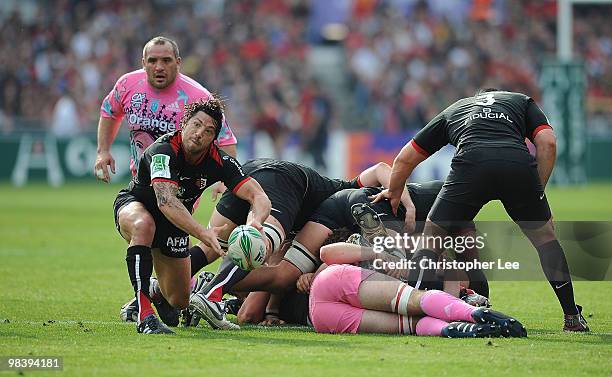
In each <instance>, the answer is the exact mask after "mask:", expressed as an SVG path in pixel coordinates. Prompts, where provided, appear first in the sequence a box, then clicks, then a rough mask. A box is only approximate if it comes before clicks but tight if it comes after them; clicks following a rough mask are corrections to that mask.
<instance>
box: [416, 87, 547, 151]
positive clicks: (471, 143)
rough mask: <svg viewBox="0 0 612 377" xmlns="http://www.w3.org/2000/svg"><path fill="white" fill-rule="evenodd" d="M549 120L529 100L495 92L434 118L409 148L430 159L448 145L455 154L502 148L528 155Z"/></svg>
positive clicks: (463, 102) (463, 101)
mask: <svg viewBox="0 0 612 377" xmlns="http://www.w3.org/2000/svg"><path fill="white" fill-rule="evenodd" d="M545 128H551V127H550V125H549V122H548V119H547V118H546V116H545V115H544V113H543V112H542V110H541V109H540V108H539V107H538V105H537V104H536V103H535V102H534V100H533V99H532V98H531V97H528V96H526V95H524V94H521V93H514V92H504V91H494V92H484V93H481V94H478V95H476V96H474V97H467V98H463V99H460V100H459V101H457V102H455V103H453V104H452V105H450V106H449V107H448V108H446V109H445V110H444V111H442V112H441V113H439V114H438V115H436V116H435V117H434V118H433V119H432V120H431V121H430V122H429V123H428V124H427V125H426V126H425V127H424V128H423V129H421V130H420V131H419V132H418V133H417V134H416V136H415V137H414V138H413V139H412V141H411V144H412V145H413V146H414V147H415V148H416V149H417V150H418V151H419V152H420V153H422V154H424V155H426V156H429V155H431V154H433V153H435V152H436V151H438V150H439V149H440V148H442V147H443V146H445V145H447V144H451V145H453V146H455V147H456V148H457V154H459V153H461V152H463V151H467V150H470V149H473V148H480V147H491V148H496V147H502V148H507V147H510V148H518V149H521V150H524V151H528V149H527V146H526V145H525V138H526V137H527V138H529V139H530V140H531V141H533V139H534V138H535V135H536V134H537V133H538V132H539V131H541V130H542V129H545Z"/></svg>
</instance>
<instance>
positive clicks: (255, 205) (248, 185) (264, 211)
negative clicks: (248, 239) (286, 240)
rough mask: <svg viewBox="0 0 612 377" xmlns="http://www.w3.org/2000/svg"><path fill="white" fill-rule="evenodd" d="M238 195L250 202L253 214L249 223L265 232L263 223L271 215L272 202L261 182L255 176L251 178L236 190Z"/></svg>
mask: <svg viewBox="0 0 612 377" xmlns="http://www.w3.org/2000/svg"><path fill="white" fill-rule="evenodd" d="M236 196H238V197H239V198H240V199H243V200H246V201H247V202H249V204H250V205H251V212H252V215H251V219H250V222H249V224H248V225H252V226H253V227H255V228H256V229H257V230H259V232H261V233H262V234H263V227H262V224H263V223H264V222H265V220H266V219H267V218H268V216H270V210H271V209H272V204H271V203H270V199H268V195H266V193H265V192H264V190H263V188H261V186H260V185H259V182H257V181H256V180H255V179H253V178H251V179H249V180H248V181H246V182H245V183H244V184H243V185H242V186H240V188H239V189H238V191H236ZM264 239H265V237H264Z"/></svg>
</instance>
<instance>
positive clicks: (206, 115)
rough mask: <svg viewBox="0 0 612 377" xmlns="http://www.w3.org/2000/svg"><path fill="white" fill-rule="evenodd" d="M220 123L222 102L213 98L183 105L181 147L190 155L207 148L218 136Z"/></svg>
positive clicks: (221, 120) (221, 119)
mask: <svg viewBox="0 0 612 377" xmlns="http://www.w3.org/2000/svg"><path fill="white" fill-rule="evenodd" d="M222 123H223V102H222V101H221V100H219V99H218V98H216V97H214V96H212V97H210V98H209V99H207V100H200V101H198V102H194V103H190V104H188V105H185V108H184V110H183V117H182V118H181V128H182V130H183V146H184V147H185V148H186V150H187V151H188V152H190V153H199V152H201V151H202V150H204V149H206V148H208V147H209V146H210V144H211V143H212V142H213V141H214V140H215V139H216V138H217V137H218V136H219V132H221V125H222Z"/></svg>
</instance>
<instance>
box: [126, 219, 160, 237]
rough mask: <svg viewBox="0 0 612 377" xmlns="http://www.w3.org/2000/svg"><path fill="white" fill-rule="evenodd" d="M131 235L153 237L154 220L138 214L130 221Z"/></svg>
mask: <svg viewBox="0 0 612 377" xmlns="http://www.w3.org/2000/svg"><path fill="white" fill-rule="evenodd" d="M131 228H132V232H131V233H132V235H134V236H135V235H138V236H140V237H145V238H151V239H152V238H153V237H154V235H155V221H154V220H153V218H152V217H151V216H139V217H137V218H135V219H134V220H133V221H132V226H131Z"/></svg>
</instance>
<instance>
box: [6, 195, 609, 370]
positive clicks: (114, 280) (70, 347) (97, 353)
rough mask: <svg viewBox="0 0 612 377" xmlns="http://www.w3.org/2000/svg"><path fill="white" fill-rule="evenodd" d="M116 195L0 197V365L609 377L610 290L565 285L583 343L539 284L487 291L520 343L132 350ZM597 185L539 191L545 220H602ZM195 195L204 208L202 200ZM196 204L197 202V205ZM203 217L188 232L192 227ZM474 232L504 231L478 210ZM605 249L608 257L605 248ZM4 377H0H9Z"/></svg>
mask: <svg viewBox="0 0 612 377" xmlns="http://www.w3.org/2000/svg"><path fill="white" fill-rule="evenodd" d="M118 189H119V186H108V185H101V184H100V185H95V184H71V185H67V186H65V187H63V188H61V189H52V188H49V187H47V186H37V185H33V186H29V187H25V188H20V189H16V188H13V187H10V186H7V185H0V240H1V244H0V292H1V293H0V357H2V356H9V355H37V356H62V357H63V358H64V370H63V372H43V371H24V372H22V374H25V375H35V376H45V375H49V376H60V375H61V376H94V375H98V376H115V375H116V376H136V375H138V376H148V375H150V376H153V375H155V376H190V375H198V376H227V377H235V376H241V375H245V376H246V375H248V376H302V375H304V376H334V375H350V376H376V375H383V374H384V375H387V376H478V375H486V376H491V377H500V376H554V377H558V376H610V375H612V314H611V313H612V299H611V298H612V295H611V292H612V282H578V283H576V284H575V289H576V296H577V301H578V302H579V303H580V304H582V305H583V306H584V307H585V310H586V313H587V314H589V313H590V314H591V315H590V318H587V319H588V320H589V324H590V326H591V329H592V333H591V334H564V333H562V331H560V327H561V310H560V308H559V306H558V304H557V302H556V299H555V297H554V294H553V292H552V291H551V289H550V287H549V286H548V284H547V283H546V282H531V283H525V282H518V283H516V282H514V283H513V282H492V283H491V296H492V300H493V303H494V307H495V308H496V309H498V310H501V311H506V312H509V313H512V314H513V315H515V316H516V317H518V318H519V319H520V320H521V321H522V322H523V323H524V324H525V325H526V327H527V328H528V330H529V337H528V338H526V339H493V340H491V341H489V340H487V339H469V340H457V339H442V338H419V337H406V336H404V337H402V336H383V335H356V336H353V335H320V334H315V333H314V332H312V331H310V330H307V329H304V328H260V327H257V326H252V327H246V328H244V329H243V330H241V331H233V332H230V331H225V332H224V331H213V330H211V329H210V328H208V327H198V328H195V329H193V328H190V329H183V328H178V329H177V335H176V336H172V337H171V336H143V335H138V334H136V331H135V328H134V325H133V324H125V323H122V322H120V321H119V318H118V312H119V307H120V306H121V305H122V304H123V303H124V302H125V301H126V300H127V299H129V297H130V296H131V287H130V284H129V279H128V278H127V274H126V270H125V262H124V257H125V244H124V242H123V240H122V239H121V238H120V237H119V235H118V234H117V233H116V231H115V229H114V224H113V217H112V202H113V199H114V195H115V193H116V192H117V190H118ZM611 193H612V186H611V185H603V184H602V185H591V186H588V187H584V188H572V189H555V188H551V189H550V190H549V195H548V197H549V201H550V202H551V204H552V207H553V211H554V214H555V219H557V220H612V200H610V194H611ZM205 195H206V194H205ZM207 197H208V196H207ZM211 208H212V206H211V205H203V208H202V209H201V210H199V211H198V218H199V219H200V220H201V221H202V222H204V223H205V222H206V221H207V219H208V215H209V213H210V209H211ZM479 218H480V219H505V215H504V214H503V213H502V211H501V208H500V206H498V205H489V206H487V207H486V208H485V209H484V210H483V211H482V213H481V215H480V217H479ZM611 247H612V245H611ZM17 374H18V373H17V372H16V371H11V372H0V376H1V375H17Z"/></svg>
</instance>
